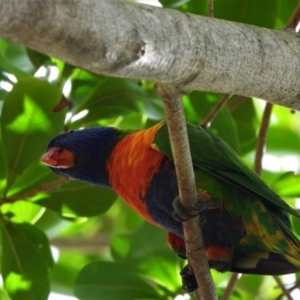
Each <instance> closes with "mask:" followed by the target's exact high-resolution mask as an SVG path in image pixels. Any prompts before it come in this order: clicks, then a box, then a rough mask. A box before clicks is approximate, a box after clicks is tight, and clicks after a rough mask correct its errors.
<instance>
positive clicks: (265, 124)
mask: <svg viewBox="0 0 300 300" xmlns="http://www.w3.org/2000/svg"><path fill="white" fill-rule="evenodd" d="M272 108H273V104H271V103H269V102H267V103H266V106H265V109H264V113H263V118H262V122H261V125H260V129H259V133H258V139H257V144H256V154H255V162H254V171H255V172H256V174H258V175H260V174H261V170H262V158H263V155H264V147H265V143H266V137H267V132H268V128H269V123H270V118H271V114H272Z"/></svg>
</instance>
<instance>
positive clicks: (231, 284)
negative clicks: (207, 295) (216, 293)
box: [221, 273, 241, 300]
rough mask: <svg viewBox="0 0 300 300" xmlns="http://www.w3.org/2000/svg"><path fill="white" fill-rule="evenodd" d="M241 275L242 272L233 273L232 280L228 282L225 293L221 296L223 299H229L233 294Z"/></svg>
mask: <svg viewBox="0 0 300 300" xmlns="http://www.w3.org/2000/svg"><path fill="white" fill-rule="evenodd" d="M240 277H241V274H240V273H233V274H232V275H231V277H230V280H229V282H228V284H227V287H226V289H225V291H224V294H223V296H222V298H221V300H228V299H229V298H230V295H231V294H232V292H233V291H234V288H235V286H236V284H237V282H238V280H239V278H240Z"/></svg>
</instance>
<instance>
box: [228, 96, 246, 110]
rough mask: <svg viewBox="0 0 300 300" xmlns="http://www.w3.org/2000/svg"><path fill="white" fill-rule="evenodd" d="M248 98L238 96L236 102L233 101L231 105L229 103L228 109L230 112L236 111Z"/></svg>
mask: <svg viewBox="0 0 300 300" xmlns="http://www.w3.org/2000/svg"><path fill="white" fill-rule="evenodd" d="M247 99H248V98H247V97H244V96H238V97H236V98H235V99H234V100H232V101H231V102H230V103H228V109H229V111H230V112H233V111H234V110H235V109H237V108H238V107H239V106H241V105H242V104H243V103H244V102H245V101H246V100H247Z"/></svg>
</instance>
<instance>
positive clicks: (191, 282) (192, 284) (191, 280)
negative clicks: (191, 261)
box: [180, 265, 198, 294]
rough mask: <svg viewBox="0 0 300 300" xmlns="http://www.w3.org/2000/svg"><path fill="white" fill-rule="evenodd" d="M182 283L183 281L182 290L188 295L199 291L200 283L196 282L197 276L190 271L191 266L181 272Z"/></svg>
mask: <svg viewBox="0 0 300 300" xmlns="http://www.w3.org/2000/svg"><path fill="white" fill-rule="evenodd" d="M180 276H181V281H182V289H183V290H184V291H185V292H186V293H189V294H190V293H193V292H195V291H196V290H197V289H198V283H197V280H196V277H195V275H194V274H193V272H192V271H191V270H190V267H189V265H186V266H185V267H184V268H183V269H182V270H181V271H180Z"/></svg>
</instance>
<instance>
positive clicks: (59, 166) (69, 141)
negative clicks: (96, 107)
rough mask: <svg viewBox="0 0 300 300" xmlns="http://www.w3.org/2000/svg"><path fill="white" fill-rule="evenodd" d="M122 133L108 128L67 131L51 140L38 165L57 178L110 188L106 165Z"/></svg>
mask: <svg viewBox="0 0 300 300" xmlns="http://www.w3.org/2000/svg"><path fill="white" fill-rule="evenodd" d="M121 137H122V133H121V132H120V131H119V130H117V129H115V128H111V127H94V128H87V129H82V130H76V131H70V132H67V133H63V134H60V135H58V136H56V137H55V138H53V139H52V140H51V141H50V142H49V144H48V146H47V153H46V154H45V155H44V156H43V157H42V162H43V163H45V164H47V165H48V166H49V167H50V169H51V170H52V171H53V172H55V173H57V174H60V175H64V176H67V177H69V178H70V179H77V180H80V181H86V182H89V183H93V184H97V185H101V186H108V187H109V186H110V184H109V180H108V172H107V169H106V162H107V160H108V158H109V156H110V154H111V152H112V150H113V148H114V147H115V145H116V144H117V143H118V141H119V140H120V139H121Z"/></svg>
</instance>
